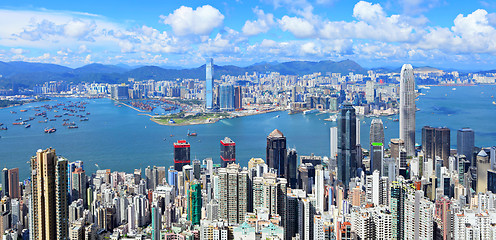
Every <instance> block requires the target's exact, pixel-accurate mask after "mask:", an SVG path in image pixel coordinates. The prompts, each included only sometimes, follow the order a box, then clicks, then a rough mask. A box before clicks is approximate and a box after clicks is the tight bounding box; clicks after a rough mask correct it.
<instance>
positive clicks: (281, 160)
mask: <svg viewBox="0 0 496 240" xmlns="http://www.w3.org/2000/svg"><path fill="white" fill-rule="evenodd" d="M286 156H287V150H286V137H285V136H284V135H283V134H282V132H281V131H279V130H277V129H275V130H274V131H272V132H271V133H270V134H269V136H267V165H268V166H269V168H273V169H275V170H276V171H277V176H278V177H282V178H287V174H286V172H287V168H288V165H287V164H286Z"/></svg>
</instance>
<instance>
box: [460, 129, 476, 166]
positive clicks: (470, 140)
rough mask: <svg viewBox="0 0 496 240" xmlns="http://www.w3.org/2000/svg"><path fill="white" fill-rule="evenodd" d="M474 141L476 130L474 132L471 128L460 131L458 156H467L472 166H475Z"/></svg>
mask: <svg viewBox="0 0 496 240" xmlns="http://www.w3.org/2000/svg"><path fill="white" fill-rule="evenodd" d="M474 141H475V134H474V130H472V129H471V128H462V129H459V130H458V132H457V134H456V152H457V153H458V155H465V157H466V158H467V160H468V161H470V163H471V164H472V166H475V163H474V162H475V161H474Z"/></svg>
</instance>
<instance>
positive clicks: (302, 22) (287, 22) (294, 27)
mask: <svg viewBox="0 0 496 240" xmlns="http://www.w3.org/2000/svg"><path fill="white" fill-rule="evenodd" d="M278 22H279V26H280V28H281V29H282V30H283V31H289V32H291V33H292V34H293V35H294V36H295V37H297V38H309V37H313V36H314V35H315V28H314V26H313V25H312V24H311V23H310V22H309V21H307V20H306V19H303V18H299V17H288V16H284V17H282V18H281V19H280V20H279V21H278Z"/></svg>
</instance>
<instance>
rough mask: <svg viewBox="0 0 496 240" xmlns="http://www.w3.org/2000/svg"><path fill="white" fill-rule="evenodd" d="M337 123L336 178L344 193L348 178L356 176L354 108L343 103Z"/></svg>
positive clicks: (347, 187)
mask: <svg viewBox="0 0 496 240" xmlns="http://www.w3.org/2000/svg"><path fill="white" fill-rule="evenodd" d="M337 123H338V159H337V164H338V172H337V175H338V180H339V181H340V182H341V183H342V184H343V186H344V189H345V195H346V194H347V192H348V189H349V186H348V185H349V183H350V179H351V178H353V177H356V175H357V174H356V170H357V165H358V164H357V148H356V137H357V135H356V130H357V129H356V115H355V108H353V106H352V105H351V104H349V103H344V104H343V106H342V107H341V109H340V113H339V115H338V119H337Z"/></svg>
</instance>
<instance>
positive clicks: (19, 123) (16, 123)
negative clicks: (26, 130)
mask: <svg viewBox="0 0 496 240" xmlns="http://www.w3.org/2000/svg"><path fill="white" fill-rule="evenodd" d="M12 125H24V122H15V123H12Z"/></svg>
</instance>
